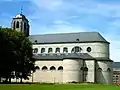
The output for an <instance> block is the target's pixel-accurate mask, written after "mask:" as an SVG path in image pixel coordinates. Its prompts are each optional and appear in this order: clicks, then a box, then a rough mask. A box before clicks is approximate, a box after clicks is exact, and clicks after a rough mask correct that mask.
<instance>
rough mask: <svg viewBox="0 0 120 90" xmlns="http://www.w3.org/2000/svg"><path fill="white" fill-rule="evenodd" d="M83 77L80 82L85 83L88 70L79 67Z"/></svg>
mask: <svg viewBox="0 0 120 90" xmlns="http://www.w3.org/2000/svg"><path fill="white" fill-rule="evenodd" d="M81 70H82V73H83V76H82V79H83V80H82V82H87V77H88V68H87V67H81Z"/></svg>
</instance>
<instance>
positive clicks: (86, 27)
mask: <svg viewBox="0 0 120 90" xmlns="http://www.w3.org/2000/svg"><path fill="white" fill-rule="evenodd" d="M21 7H22V8H23V11H22V12H23V14H24V15H25V16H26V17H27V18H28V20H29V23H30V34H48V33H70V32H93V31H95V32H99V33H100V34H102V36H103V37H105V39H106V40H107V41H109V42H110V59H112V60H114V61H118V62H120V0H0V25H1V26H2V27H10V26H11V20H12V18H13V17H15V16H16V15H17V14H19V13H20V12H21Z"/></svg>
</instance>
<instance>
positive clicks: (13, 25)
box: [13, 21, 15, 30]
mask: <svg viewBox="0 0 120 90" xmlns="http://www.w3.org/2000/svg"><path fill="white" fill-rule="evenodd" d="M13 30H15V21H14V22H13Z"/></svg>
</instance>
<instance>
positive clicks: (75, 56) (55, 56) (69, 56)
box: [34, 53, 93, 60]
mask: <svg viewBox="0 0 120 90" xmlns="http://www.w3.org/2000/svg"><path fill="white" fill-rule="evenodd" d="M34 58H35V59H37V60H51V59H53V60H55V59H56V60H62V59H93V57H92V56H90V55H89V54H87V53H65V54H63V53H62V54H57V53H56V54H38V55H37V54H36V55H35V54H34Z"/></svg>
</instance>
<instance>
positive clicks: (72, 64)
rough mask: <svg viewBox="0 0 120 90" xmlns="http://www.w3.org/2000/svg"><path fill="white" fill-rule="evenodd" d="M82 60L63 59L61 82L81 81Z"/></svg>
mask: <svg viewBox="0 0 120 90" xmlns="http://www.w3.org/2000/svg"><path fill="white" fill-rule="evenodd" d="M82 65H83V60H76V59H64V60H63V66H64V70H63V83H66V82H81V81H82V71H81V70H80V69H81V67H82Z"/></svg>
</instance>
